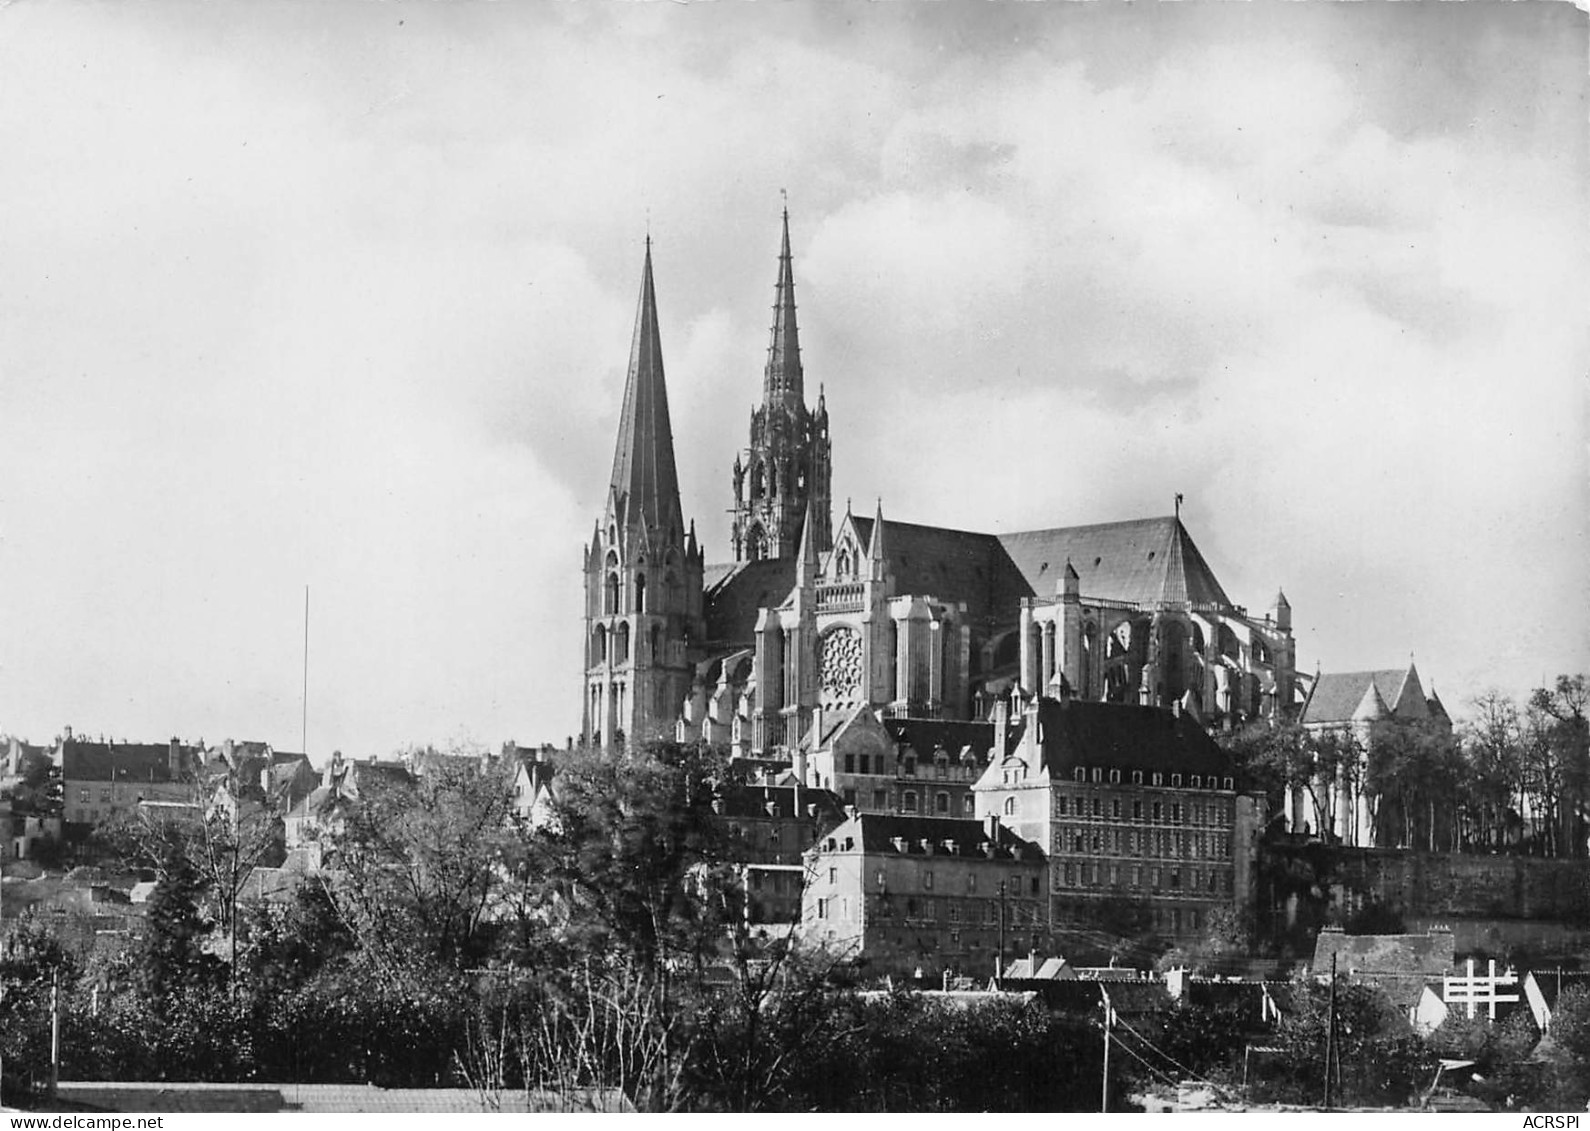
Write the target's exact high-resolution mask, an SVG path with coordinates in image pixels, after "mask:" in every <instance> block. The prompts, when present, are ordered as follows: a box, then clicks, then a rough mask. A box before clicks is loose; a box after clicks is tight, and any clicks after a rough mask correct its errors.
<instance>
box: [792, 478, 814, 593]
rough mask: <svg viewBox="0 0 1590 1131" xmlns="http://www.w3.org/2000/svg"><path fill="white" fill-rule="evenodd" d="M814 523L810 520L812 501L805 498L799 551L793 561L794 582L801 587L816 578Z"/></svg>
mask: <svg viewBox="0 0 1590 1131" xmlns="http://www.w3.org/2000/svg"><path fill="white" fill-rule="evenodd" d="M815 527H816V523H814V522H813V521H812V503H811V500H810V499H808V500H806V518H805V520H804V521H803V522H802V523H801V552H800V558H799V559H798V560H797V561H796V563H795V584H796V585H797V586H800V587H802V588H804V587H806V586H807V585H810V584H811V583H812V582H814V581H816V580H817V540H816V537H815Z"/></svg>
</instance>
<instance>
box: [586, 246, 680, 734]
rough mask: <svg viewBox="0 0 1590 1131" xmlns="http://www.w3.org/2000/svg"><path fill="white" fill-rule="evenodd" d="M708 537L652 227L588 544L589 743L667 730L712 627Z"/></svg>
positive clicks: (587, 673) (671, 727) (587, 690)
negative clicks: (668, 371)
mask: <svg viewBox="0 0 1590 1131" xmlns="http://www.w3.org/2000/svg"><path fill="white" fill-rule="evenodd" d="M702 566H703V559H702V553H701V548H700V546H698V545H697V544H696V528H695V524H694V523H692V524H691V525H690V527H689V528H688V531H687V529H686V527H685V525H684V520H683V514H682V511H681V508H680V505H679V475H678V472H677V470H676V469H675V466H674V438H673V428H672V426H671V424H670V423H669V419H668V387H667V384H666V383H665V382H664V380H663V360H662V339H661V337H660V335H659V333H658V329H657V297H656V293H655V291H654V290H653V287H652V277H651V239H650V237H648V238H647V240H646V264H645V268H644V270H643V272H642V275H641V284H640V310H639V313H638V314H637V315H636V317H635V339H634V343H633V344H632V346H631V347H630V355H629V373H628V376H627V378H626V379H625V384H624V411H623V416H622V417H621V419H620V421H619V427H618V446H617V449H616V450H615V451H614V453H613V478H612V482H611V484H610V486H609V488H608V492H607V506H606V509H605V510H604V511H603V513H602V517H601V519H600V520H599V521H598V522H597V524H596V531H595V533H594V534H593V535H592V537H591V544H590V545H589V546H588V547H587V548H586V550H585V705H584V723H583V725H582V729H581V733H582V738H583V741H584V742H585V743H586V744H587V745H590V746H598V747H603V748H613V747H617V746H620V745H622V744H624V743H625V742H644V741H649V740H651V739H656V738H666V737H668V736H669V735H671V734H672V732H673V726H674V721H675V719H676V718H677V716H678V714H679V710H680V705H681V704H682V703H683V702H684V700H685V698H686V697H687V696H688V695H689V694H690V685H691V675H692V667H691V663H692V656H691V646H692V642H693V641H699V640H701V639H702V638H703V637H704V636H705V626H704V623H703V619H702V601H703V599H702Z"/></svg>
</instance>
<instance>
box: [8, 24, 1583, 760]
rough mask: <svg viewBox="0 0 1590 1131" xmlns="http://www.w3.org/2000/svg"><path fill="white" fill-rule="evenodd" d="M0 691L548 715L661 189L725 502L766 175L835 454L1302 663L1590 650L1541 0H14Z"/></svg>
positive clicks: (501, 734) (85, 716)
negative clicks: (1169, 562) (1166, 594)
mask: <svg viewBox="0 0 1590 1131" xmlns="http://www.w3.org/2000/svg"><path fill="white" fill-rule="evenodd" d="M0 20H3V23H4V28H5V34H4V35H3V36H0V154H3V155H4V156H3V158H0V202H3V205H4V210H5V221H4V222H3V223H0V422H3V427H4V439H3V442H0V730H4V731H10V732H13V733H19V734H22V735H24V736H27V737H29V738H31V739H33V740H34V741H42V740H47V739H49V738H50V737H52V736H53V735H54V734H56V733H58V732H59V731H60V729H61V727H63V726H65V725H71V726H73V727H75V728H76V729H77V730H78V731H79V732H80V733H81V732H86V733H89V734H99V733H104V734H107V735H112V736H115V737H119V738H120V737H125V738H129V739H133V740H145V741H155V740H161V739H163V738H165V737H169V736H171V735H181V736H184V737H189V738H197V737H200V736H203V737H205V738H207V739H208V740H210V741H216V740H219V739H220V738H222V737H224V736H228V735H230V736H232V737H235V738H244V737H247V738H260V739H265V740H267V741H270V742H272V743H274V744H275V745H277V746H278V747H281V748H287V749H295V748H297V746H298V743H299V728H300V696H301V693H302V680H303V673H302V669H301V660H302V657H301V650H302V646H303V627H304V626H303V618H304V591H305V586H306V585H307V586H309V587H310V589H311V601H312V613H311V628H310V659H309V673H308V682H309V712H308V714H309V748H310V751H311V753H312V754H313V755H314V756H315V757H317V758H319V757H321V756H323V755H324V754H325V753H327V752H328V751H329V750H330V749H331V748H333V747H341V748H342V749H344V750H347V751H349V752H351V753H355V754H358V755H364V754H368V753H386V752H389V751H391V750H392V749H394V748H395V747H398V746H400V745H402V744H405V743H409V742H437V743H447V742H451V741H455V740H460V739H472V740H476V741H480V742H486V743H490V744H493V745H495V744H497V743H499V742H501V741H503V740H505V739H509V738H514V739H518V740H519V741H523V742H530V741H540V740H553V741H561V740H562V738H563V736H565V735H567V734H568V733H570V732H571V731H573V730H575V729H576V728H577V727H578V724H579V686H580V680H579V674H578V671H577V668H578V661H577V659H576V657H577V656H578V654H579V636H580V629H579V625H578V622H577V619H576V618H577V609H578V601H579V586H580V573H579V568H580V550H581V544H582V542H583V541H584V540H585V539H588V537H589V534H590V530H591V527H592V524H593V522H594V520H595V518H596V516H597V514H598V513H599V511H600V509H601V506H602V502H603V492H604V488H605V485H606V479H607V475H608V471H609V468H610V466H611V461H612V445H613V436H614V431H615V427H616V417H617V413H618V405H619V399H620V395H621V391H622V381H623V370H624V365H625V362H626V360H627V350H628V345H629V335H630V330H631V326H632V321H633V318H634V302H635V296H636V293H637V289H638V284H639V272H640V262H641V254H642V241H643V239H644V235H645V232H646V228H647V224H648V221H649V224H650V230H651V233H652V236H653V239H654V240H655V251H654V254H655V262H656V279H657V290H658V296H659V307H660V313H661V318H662V329H663V349H664V354H665V357H666V359H667V372H668V379H669V395H670V398H671V402H672V411H673V422H674V431H675V435H676V438H677V442H678V459H679V467H680V474H681V477H682V480H683V487H684V496H685V497H684V505H685V510H686V513H687V514H689V515H693V516H694V517H695V519H696V522H697V525H698V529H699V530H700V532H701V534H702V536H703V538H704V540H705V543H706V546H707V549H708V558H709V560H712V559H714V558H720V559H721V558H722V557H723V556H725V551H724V548H725V546H726V543H727V520H726V515H725V509H726V508H727V506H728V504H729V489H730V481H729V470H728V469H729V465H730V463H731V461H732V458H733V452H734V449H735V448H736V447H737V446H739V445H741V444H743V443H744V442H745V433H746V427H747V418H748V412H749V409H750V407H751V404H752V402H753V400H754V399H755V398H756V397H757V396H758V394H759V389H760V380H761V367H762V362H763V359H764V356H765V350H766V340H767V326H768V317H769V308H770V305H771V302H772V298H773V283H774V277H775V267H776V261H775V257H776V252H777V240H778V212H779V208H780V204H781V201H780V195H779V191H780V189H786V190H788V193H789V206H790V212H791V222H792V229H793V231H792V236H793V241H794V249H795V257H796V261H795V269H796V283H797V296H798V298H799V301H800V322H801V331H802V342H803V344H804V346H805V351H804V353H805V365H806V374H807V380H808V382H810V384H811V386H812V389H811V392H812V394H813V396H815V392H816V389H815V386H816V384H817V383H818V382H822V383H824V384H825V385H826V388H827V395H828V404H829V407H830V410H831V413H832V418H833V422H834V429H833V433H834V440H833V444H834V466H835V481H834V491H835V496H836V498H837V500H839V502H840V505H841V506H842V505H843V500H844V499H845V498H846V497H847V496H848V497H853V498H854V499H855V500H856V505H857V506H858V508H861V507H864V508H865V509H867V510H869V511H870V509H871V508H872V506H873V504H874V500H875V499H877V498H879V497H881V498H882V500H883V505H884V509H885V513H886V514H888V515H889V516H891V517H894V518H898V519H902V520H908V521H916V522H931V523H937V524H941V525H950V526H960V527H965V528H971V529H978V530H995V531H1002V530H1016V529H1024V528H1031V527H1037V526H1054V525H1069V524H1075V523H1086V522H1099V521H1109V520H1113V519H1124V518H1133V517H1142V516H1149V515H1156V514H1164V513H1168V512H1169V510H1170V509H1171V505H1172V499H1173V497H1174V495H1175V493H1176V492H1182V493H1184V494H1185V495H1186V504H1185V507H1184V511H1183V514H1184V518H1185V519H1186V521H1187V523H1188V526H1189V528H1190V529H1191V531H1192V533H1193V536H1194V538H1195V539H1196V540H1197V542H1198V543H1199V545H1200V547H1201V548H1202V550H1203V552H1204V554H1205V556H1206V557H1207V558H1208V559H1209V560H1210V562H1211V563H1212V564H1213V566H1214V568H1215V570H1216V572H1217V574H1218V575H1219V577H1220V578H1221V580H1222V581H1223V583H1224V585H1225V587H1226V589H1227V590H1228V591H1229V592H1230V593H1231V594H1232V596H1233V597H1234V598H1235V599H1237V600H1238V601H1242V602H1245V603H1247V604H1249V605H1250V606H1254V607H1260V608H1262V607H1265V606H1267V605H1268V603H1269V601H1270V599H1271V598H1272V596H1273V595H1274V592H1275V590H1276V588H1277V586H1282V587H1284V588H1285V590H1286V593H1287V595H1288V596H1289V598H1290V599H1291V601H1292V604H1293V607H1294V609H1295V619H1296V624H1297V629H1298V638H1299V654H1300V659H1301V662H1302V665H1303V666H1304V667H1306V668H1313V667H1314V666H1315V665H1316V664H1319V665H1321V666H1323V667H1324V668H1325V669H1326V670H1332V669H1335V670H1344V669H1355V668H1363V667H1382V666H1395V665H1398V664H1400V663H1402V662H1404V661H1405V660H1406V659H1407V658H1408V656H1409V654H1410V653H1412V654H1414V655H1415V657H1416V658H1417V661H1418V665H1419V670H1420V671H1421V673H1423V674H1424V676H1425V678H1426V681H1427V682H1433V683H1434V684H1435V686H1436V688H1437V689H1438V690H1439V692H1440V693H1441V695H1442V696H1443V698H1444V699H1445V700H1446V701H1447V703H1448V704H1449V706H1452V707H1453V708H1459V707H1461V705H1462V704H1463V702H1464V701H1465V700H1466V699H1467V698H1469V697H1470V696H1472V695H1473V694H1474V693H1476V692H1478V691H1480V690H1482V689H1485V688H1489V687H1492V686H1494V687H1498V688H1500V689H1502V690H1504V691H1507V692H1509V693H1514V694H1516V693H1520V692H1523V691H1526V690H1527V689H1528V688H1529V687H1530V686H1533V685H1535V684H1537V683H1539V682H1540V681H1541V679H1542V678H1543V677H1550V676H1551V675H1553V674H1554V673H1556V672H1560V671H1583V670H1586V669H1587V668H1590V624H1587V619H1590V584H1587V582H1590V569H1587V565H1586V562H1587V560H1590V545H1587V543H1590V536H1587V522H1586V516H1587V515H1590V487H1587V484H1590V476H1587V458H1586V451H1587V448H1586V439H1587V436H1590V418H1587V409H1586V399H1585V380H1584V378H1585V373H1586V359H1587V332H1586V319H1585V302H1586V297H1587V285H1586V284H1587V281H1590V280H1587V274H1590V272H1587V254H1586V253H1587V248H1586V242H1587V241H1586V225H1585V215H1586V214H1585V211H1584V205H1585V203H1586V199H1585V198H1586V187H1587V183H1590V176H1587V174H1590V161H1587V150H1586V136H1585V135H1586V131H1585V120H1586V88H1587V83H1586V78H1585V70H1586V68H1585V60H1586V49H1587V38H1586V28H1587V21H1586V17H1585V15H1584V14H1583V13H1581V12H1579V11H1578V10H1576V9H1575V8H1573V7H1572V6H1570V5H1567V4H1548V3H1542V4H1529V5H1524V4H1493V3H1483V2H1474V3H1465V4H1436V3H1402V4H1387V3H1362V4H1325V3H1316V4H1308V5H1299V4H1269V3H1255V4H1251V5H1250V4H1240V5H1239V4H1232V5H1222V6H1216V5H1212V4H1202V3H1185V4H1174V5H1171V4H1165V5H1155V4H1148V3H1137V4H1133V5H1130V6H1128V5H1125V4H1118V3H1098V4H1079V3H1049V4H1020V5H1008V6H993V5H978V6H975V7H973V6H970V5H964V6H963V5H953V4H951V5H931V6H930V5H926V4H918V3H899V4H890V5H879V4H866V5H863V4H860V3H855V4H843V5H825V6H821V7H819V6H817V5H815V4H812V5H805V4H774V3H757V4H739V3H715V4H672V3H669V4H664V3H654V4H637V5H625V6H618V5H612V4H604V3H586V4H581V5H577V6H554V5H530V4H524V5H509V4H479V5H466V4H448V5H442V4H407V3H338V2H332V3H324V4H304V3H283V2H274V0H262V2H257V3H249V4H246V5H245V4H226V3H217V4H189V3H174V2H173V3H164V2H158V0H157V2H154V3H148V4H139V5H114V4H108V3H107V4H93V3H53V4H52V3H35V2H32V0H20V2H17V3H13V4H10V5H7V6H6V7H5V8H4V11H3V14H0Z"/></svg>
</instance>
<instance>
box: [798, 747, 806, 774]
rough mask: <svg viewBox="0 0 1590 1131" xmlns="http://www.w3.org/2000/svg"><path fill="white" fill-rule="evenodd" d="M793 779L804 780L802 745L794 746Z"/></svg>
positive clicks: (804, 754) (804, 753)
mask: <svg viewBox="0 0 1590 1131" xmlns="http://www.w3.org/2000/svg"><path fill="white" fill-rule="evenodd" d="M795 780H796V781H798V782H804V781H805V780H806V747H804V746H797V747H795Z"/></svg>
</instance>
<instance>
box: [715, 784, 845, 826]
mask: <svg viewBox="0 0 1590 1131" xmlns="http://www.w3.org/2000/svg"><path fill="white" fill-rule="evenodd" d="M797 798H798V799H799V801H800V805H801V808H802V809H803V810H807V811H806V812H796V810H795V802H796V800H797ZM718 803H721V815H722V816H725V817H740V818H755V817H762V818H769V819H781V820H794V819H796V818H801V817H809V816H811V813H810V811H809V810H810V808H811V806H814V805H815V806H816V807H817V816H818V818H819V823H820V824H821V825H822V826H823V827H824V828H825V829H826V828H828V827H831V826H832V825H836V824H838V823H839V822H840V821H842V820H844V819H845V803H844V802H843V801H841V800H840V799H839V796H838V794H835V793H833V792H831V791H830V790H826V789H812V788H811V787H809V786H801V787H800V788H799V789H797V788H796V787H795V786H794V785H793V784H791V785H746V784H744V783H743V782H726V783H724V784H723V785H722V786H721V787H720V788H719V789H718V791H717V793H716V794H715V795H714V806H713V811H714V812H719V804H718ZM768 806H772V811H771V812H769V811H768Z"/></svg>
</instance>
